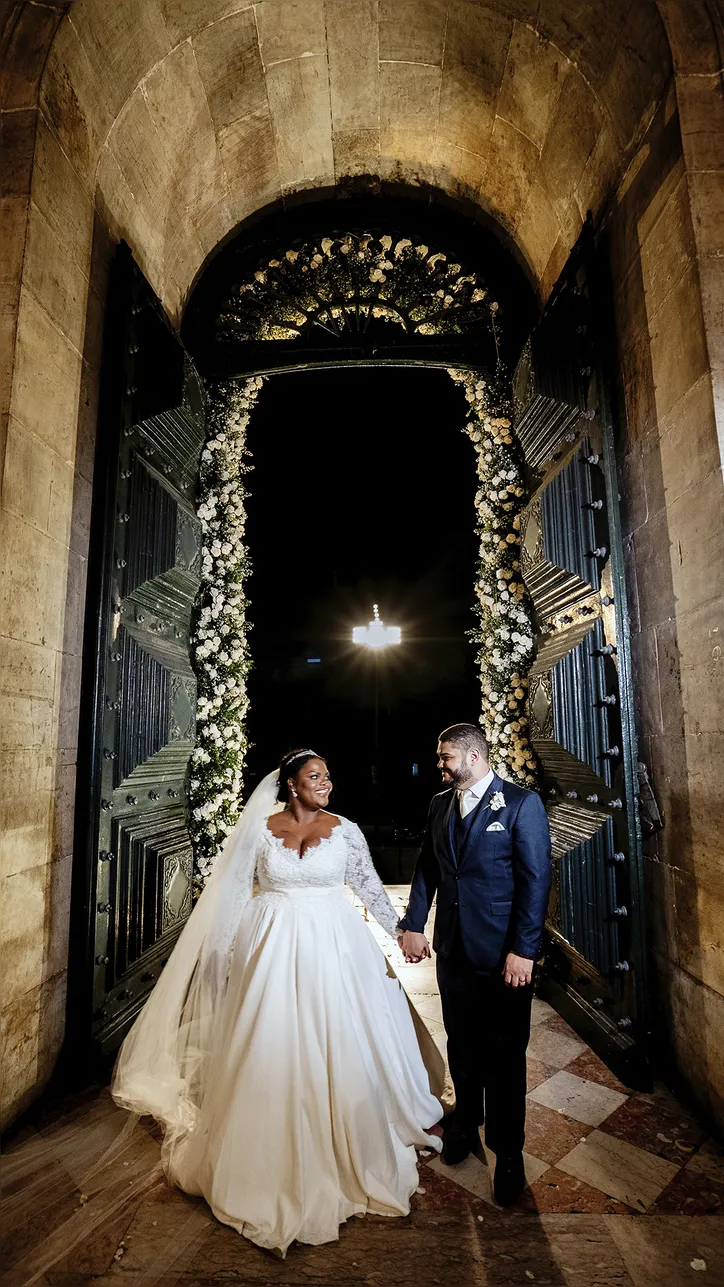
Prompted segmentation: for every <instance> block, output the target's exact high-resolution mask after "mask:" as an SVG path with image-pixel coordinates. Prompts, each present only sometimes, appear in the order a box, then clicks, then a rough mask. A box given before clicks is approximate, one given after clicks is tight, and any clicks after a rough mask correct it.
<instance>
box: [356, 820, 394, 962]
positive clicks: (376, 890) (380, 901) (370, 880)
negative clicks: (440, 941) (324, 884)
mask: <svg viewBox="0 0 724 1287" xmlns="http://www.w3.org/2000/svg"><path fill="white" fill-rule="evenodd" d="M344 828H345V840H346V841H347V866H346V870H345V875H344V878H345V880H346V882H347V884H348V885H349V886H350V888H351V889H353V890H354V892H355V894H356V895H357V897H358V898H360V899H361V900H362V902H363V903H364V905H365V907H366V908H367V911H368V912H371V913H372V915H373V916H374V918H375V920H376V921H377V923H378V924H379V925H381V926H382V928H383V930H386V931H387V933H388V934H390V935H391V937H392V938H397V935H398V929H397V926H398V922H399V919H400V918H399V916H398V915H397V912H396V911H395V909H394V907H393V906H392V903H391V902H390V900H389V898H388V896H387V891H386V889H385V887H384V885H383V884H382V881H381V880H380V878H379V876H378V875H377V872H376V871H375V868H374V864H373V862H372V855H371V853H370V851H369V848H368V845H367V841H366V840H365V838H364V836H363V834H362V832H361V831H360V829H359V827H358V826H357V825H356V823H354V822H349V821H347V820H346V819H345V822H344Z"/></svg>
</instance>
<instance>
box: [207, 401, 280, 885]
mask: <svg viewBox="0 0 724 1287" xmlns="http://www.w3.org/2000/svg"><path fill="white" fill-rule="evenodd" d="M262 384H263V381H262V379H261V378H260V377H258V376H257V377H254V378H253V379H250V380H245V381H244V382H243V383H237V382H235V381H229V382H228V383H224V384H220V385H219V386H217V389H216V391H215V393H214V394H212V396H211V397H210V398H209V409H208V413H207V414H208V426H209V438H208V440H207V442H206V445H205V447H204V450H203V453H202V456H201V469H200V494H199V505H198V508H197V514H198V517H199V520H200V523H201V529H202V533H203V546H202V551H201V588H200V591H199V597H198V600H197V614H196V621H195V627H194V633H193V636H192V640H191V646H192V661H193V664H194V669H195V671H196V677H197V684H198V697H197V704H196V747H195V749H194V751H193V753H192V756H191V778H190V783H189V806H190V807H189V813H190V819H189V829H190V832H191V840H192V844H193V848H194V860H195V875H196V880H197V883H198V884H201V883H203V881H204V880H205V879H206V877H207V876H208V875H209V874H210V872H211V868H212V866H213V861H214V858H215V856H216V854H217V853H218V851H219V849H220V848H221V846H222V845H223V843H224V840H225V838H226V836H227V834H228V832H229V831H231V829H232V827H233V825H234V823H235V822H236V819H237V817H238V815H239V810H240V798H241V787H242V769H243V766H244V759H245V757H246V752H247V749H248V741H247V737H246V733H245V730H244V721H245V718H246V713H247V709H248V705H249V701H248V697H247V694H246V676H247V674H248V672H249V668H250V664H251V663H250V656H249V645H248V642H247V638H246V632H247V622H246V608H247V599H246V595H245V592H244V582H245V579H246V577H248V575H249V573H250V570H251V569H250V564H249V554H248V550H247V547H246V545H245V544H244V539H243V538H244V528H245V526H246V512H245V508H244V501H245V499H246V497H247V495H248V492H247V490H246V488H245V486H244V475H245V474H247V473H248V472H249V470H250V469H251V465H250V464H249V463H248V456H249V453H248V451H247V450H246V431H247V426H248V424H249V416H250V413H251V411H252V409H253V407H254V403H255V402H256V399H257V397H258V394H259V390H260V388H261V386H262Z"/></svg>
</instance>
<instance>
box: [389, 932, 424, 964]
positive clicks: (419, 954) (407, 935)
mask: <svg viewBox="0 0 724 1287" xmlns="http://www.w3.org/2000/svg"><path fill="white" fill-rule="evenodd" d="M397 943H398V946H399V947H400V948H401V949H402V954H403V956H404V958H405V960H406V961H409V962H411V963H412V962H414V963H415V964H417V962H418V961H423V960H424V959H425V957H427V956H429V955H430V944H429V943H428V941H427V939H426V938H425V935H424V934H415V933H413V931H412V930H405V932H404V934H401V935H400V937H399V938H398V940H397Z"/></svg>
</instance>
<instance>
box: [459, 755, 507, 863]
mask: <svg viewBox="0 0 724 1287" xmlns="http://www.w3.org/2000/svg"><path fill="white" fill-rule="evenodd" d="M503 785H504V784H503V781H502V778H499V777H498V775H497V773H494V774H493V780H492V782H491V783H490V786H489V787H488V789H487V791H486V792H485V795H484V796H483V798H482V800H481V801H480V804H479V805H477V807H476V809H475V814H474V816H473V820H472V822H471V824H470V827H469V829H468V834H467V836H466V837H465V840H464V842H463V846H462V850H461V852H460V854H459V858H458V866H459V867H461V866H462V864H463V860H464V858H465V857H466V855H467V853H468V850H469V849H470V848H471V846H472V845H473V844H475V842H476V841H477V839H478V837H479V836H480V834H481V832H482V830H483V828H484V826H485V825H486V824H487V822H488V820H489V809H488V804H489V803H490V800H491V797H492V795H493V793H494V792H495V791H500V790H501V788H502V786H503Z"/></svg>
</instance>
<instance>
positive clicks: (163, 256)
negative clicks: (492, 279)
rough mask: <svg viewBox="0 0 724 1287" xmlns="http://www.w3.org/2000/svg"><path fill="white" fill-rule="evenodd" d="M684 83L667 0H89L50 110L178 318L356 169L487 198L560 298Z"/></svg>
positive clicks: (81, 169)
mask: <svg viewBox="0 0 724 1287" xmlns="http://www.w3.org/2000/svg"><path fill="white" fill-rule="evenodd" d="M670 76H671V59H670V53H669V46H668V43H667V39H666V35H665V32H664V29H663V26H662V24H661V20H660V18H659V15H658V11H657V8H656V5H655V4H654V3H653V0H607V3H606V4H604V5H602V4H600V3H599V2H598V0H592V2H587V0H487V2H486V3H483V2H480V0H299V2H298V3H295V2H294V0H259V3H256V4H249V3H248V0H114V3H113V4H108V3H106V2H105V0H75V2H74V3H73V4H72V6H71V8H70V10H69V12H68V13H67V15H66V16H65V17H64V18H63V20H62V22H61V23H60V26H59V28H58V31H57V34H56V36H55V38H54V41H53V44H52V47H51V50H50V53H49V57H48V61H47V64H46V68H45V72H44V75H43V80H42V85H41V94H40V107H41V113H42V116H43V117H44V119H45V123H46V125H47V126H48V128H49V130H50V132H51V133H52V134H53V135H54V136H55V139H54V141H55V142H57V143H59V144H60V149H61V151H62V153H63V154H64V156H65V158H66V160H67V161H70V163H71V165H72V167H73V170H74V172H75V176H74V180H73V181H74V182H75V178H76V177H77V180H78V183H79V185H80V187H81V188H82V189H83V192H84V194H85V196H86V197H87V198H89V199H90V200H91V201H92V202H93V203H94V204H95V207H96V209H97V210H98V211H99V212H100V214H101V216H102V217H103V219H104V221H105V222H106V223H107V224H108V226H109V227H110V229H111V231H112V232H113V234H114V235H116V236H124V237H125V238H126V239H127V240H128V241H129V243H130V244H131V246H132V248H133V250H134V252H135V254H136V256H137V258H138V260H139V262H140V264H141V266H142V267H143V269H144V271H145V272H146V274H147V275H148V277H149V279H150V280H151V282H152V284H153V285H154V287H155V289H156V290H157V291H158V293H159V294H160V295H161V297H162V299H163V300H164V302H165V304H166V307H167V308H168V310H169V312H170V314H171V315H172V316H174V317H176V318H178V316H179V315H180V312H181V310H182V307H183V302H184V300H185V298H186V297H187V295H188V292H189V289H190V286H191V284H192V282H193V279H194V276H195V275H196V273H197V272H198V270H199V268H200V267H201V266H202V264H203V263H204V261H205V260H206V258H207V257H208V256H209V254H210V253H211V252H212V251H213V249H214V248H215V246H216V245H217V244H218V243H219V241H220V240H221V239H222V238H224V237H225V236H226V235H227V234H228V233H229V232H230V231H231V230H232V229H233V228H234V227H235V226H236V225H237V224H238V223H239V222H240V221H241V220H243V219H245V218H246V217H247V216H249V215H250V214H252V213H253V212H255V211H256V210H258V209H260V208H262V207H263V206H265V205H267V204H268V203H270V202H273V201H275V200H278V199H279V198H284V197H286V196H288V195H290V194H293V193H295V192H299V191H302V190H307V189H315V188H322V187H330V186H332V185H335V184H340V182H343V181H344V180H345V179H349V178H354V177H358V176H362V175H371V176H375V177H377V178H379V179H381V180H383V181H392V182H394V181H400V182H404V183H406V184H423V183H424V184H432V185H434V186H436V187H438V188H441V189H442V190H444V191H445V192H446V193H448V194H450V195H452V196H456V197H463V198H467V199H469V200H472V201H473V202H475V203H476V204H478V205H479V206H481V207H482V208H483V209H485V210H486V211H488V212H489V213H490V214H492V215H493V216H494V217H495V218H496V219H497V220H499V221H500V223H502V224H503V225H504V226H505V227H506V229H507V230H508V231H509V232H510V233H512V235H513V237H514V239H515V241H516V242H517V244H518V246H519V247H520V249H521V251H522V253H523V255H524V256H525V258H526V260H527V262H528V264H529V266H530V268H531V270H532V272H533V274H534V275H535V277H536V279H537V280H538V282H539V284H540V288H541V292H542V293H543V294H545V293H546V292H547V290H548V289H549V287H550V285H551V284H552V282H553V281H554V280H555V277H556V276H557V273H558V271H559V269H560V267H561V266H562V264H563V262H564V260H565V258H566V255H567V251H568V249H569V247H570V246H571V245H572V243H573V242H574V241H575V239H576V236H577V235H578V232H579V230H580V227H581V222H582V219H583V218H584V217H585V213H586V211H587V209H589V208H592V209H594V210H596V209H597V208H599V207H600V205H601V203H602V201H603V200H604V199H605V197H606V195H607V193H608V192H609V191H610V189H611V187H612V186H613V185H614V184H615V183H616V182H617V181H618V180H619V179H620V177H621V175H622V173H623V170H624V167H625V165H626V163H627V159H628V157H630V155H631V154H632V151H633V148H634V146H635V144H636V142H637V140H638V139H639V138H640V136H641V133H642V131H643V129H645V127H646V125H647V123H648V121H649V119H650V116H651V112H652V108H653V105H654V104H655V103H656V102H657V101H660V99H661V97H662V95H663V93H664V91H665V87H666V84H667V81H668V80H669V78H670ZM37 160H38V163H39V167H36V168H39V173H38V176H37V182H38V183H42V182H43V163H44V158H43V141H42V133H41V136H40V137H39V148H38V158H37ZM46 163H47V164H48V165H49V164H51V161H50V160H49V158H46Z"/></svg>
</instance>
